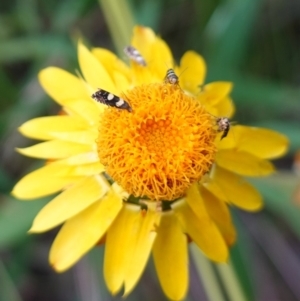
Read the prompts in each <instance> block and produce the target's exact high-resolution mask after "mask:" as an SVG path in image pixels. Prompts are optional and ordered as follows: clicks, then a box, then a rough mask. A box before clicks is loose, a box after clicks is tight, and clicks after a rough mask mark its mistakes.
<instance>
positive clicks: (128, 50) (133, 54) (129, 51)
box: [124, 46, 147, 67]
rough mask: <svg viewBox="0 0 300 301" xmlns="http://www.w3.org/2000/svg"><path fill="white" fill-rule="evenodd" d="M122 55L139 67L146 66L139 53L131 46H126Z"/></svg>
mask: <svg viewBox="0 0 300 301" xmlns="http://www.w3.org/2000/svg"><path fill="white" fill-rule="evenodd" d="M124 53H125V54H126V55H127V56H128V57H129V58H130V59H131V60H132V61H134V62H136V63H137V64H138V65H140V66H144V67H145V66H146V65H147V63H146V61H145V59H144V58H143V56H142V55H141V54H140V52H139V51H138V50H137V49H136V48H134V47H133V46H126V47H125V48H124Z"/></svg>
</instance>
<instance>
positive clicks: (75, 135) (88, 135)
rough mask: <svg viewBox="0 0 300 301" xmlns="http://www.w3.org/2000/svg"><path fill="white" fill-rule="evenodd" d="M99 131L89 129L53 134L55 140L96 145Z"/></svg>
mask: <svg viewBox="0 0 300 301" xmlns="http://www.w3.org/2000/svg"><path fill="white" fill-rule="evenodd" d="M97 134H98V133H97V131H96V129H95V131H94V130H92V129H89V130H86V131H73V132H52V136H53V138H56V139H58V140H64V141H69V142H77V143H82V144H90V145H92V144H95V143H96V139H97Z"/></svg>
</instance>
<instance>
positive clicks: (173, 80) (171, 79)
mask: <svg viewBox="0 0 300 301" xmlns="http://www.w3.org/2000/svg"><path fill="white" fill-rule="evenodd" d="M165 83H168V84H172V85H179V78H178V76H177V75H176V73H175V72H174V70H173V69H168V70H167V74H166V76H165Z"/></svg>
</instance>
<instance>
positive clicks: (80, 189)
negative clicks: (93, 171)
mask: <svg viewBox="0 0 300 301" xmlns="http://www.w3.org/2000/svg"><path fill="white" fill-rule="evenodd" d="M108 190H109V184H108V183H107V182H106V180H105V179H104V178H103V177H102V176H93V177H87V178H84V179H82V180H81V181H79V182H77V183H75V184H74V185H73V186H71V187H70V188H68V189H67V190H65V191H63V192H62V193H61V194H59V195H58V196H57V197H55V198H54V199H53V200H52V201H51V202H49V203H48V204H47V205H46V206H45V207H44V208H43V209H42V210H41V211H40V212H39V213H38V215H37V216H36V217H35V219H34V221H33V225H32V227H31V229H30V230H29V232H32V233H34V232H36V233H37V232H44V231H47V230H49V229H51V228H54V227H56V226H57V225H59V224H61V223H62V222H64V221H66V220H67V219H69V218H71V217H73V216H74V215H76V214H78V213H80V212H81V211H83V210H84V209H86V208H87V207H89V206H90V205H92V204H93V203H94V202H96V201H97V200H99V199H101V198H102V197H103V196H104V195H105V194H106V193H107V192H108Z"/></svg>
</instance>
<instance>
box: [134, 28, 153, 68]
mask: <svg viewBox="0 0 300 301" xmlns="http://www.w3.org/2000/svg"><path fill="white" fill-rule="evenodd" d="M155 40H156V35H155V33H154V32H153V30H152V29H151V28H149V27H143V26H135V27H134V29H133V37H132V40H131V45H132V46H134V47H135V48H136V49H138V51H139V52H140V53H141V55H142V56H143V58H144V59H145V60H146V62H149V60H150V56H151V49H152V45H153V43H154V41H155Z"/></svg>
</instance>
